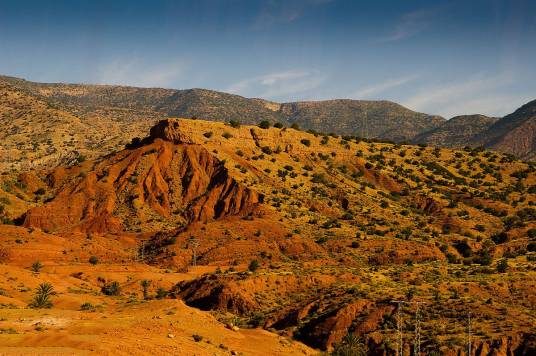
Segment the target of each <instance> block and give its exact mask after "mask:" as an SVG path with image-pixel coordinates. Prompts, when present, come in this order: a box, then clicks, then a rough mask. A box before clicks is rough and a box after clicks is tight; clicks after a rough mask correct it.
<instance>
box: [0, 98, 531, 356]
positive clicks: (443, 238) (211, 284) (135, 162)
mask: <svg viewBox="0 0 536 356" xmlns="http://www.w3.org/2000/svg"><path fill="white" fill-rule="evenodd" d="M8 95H12V97H11V96H10V99H9V100H10V102H12V101H13V100H24V102H25V104H24V105H27V106H24V110H23V111H24V112H25V113H26V115H28V116H24V114H22V113H21V112H17V114H16V115H17V117H19V119H20V120H24V117H26V118H27V119H31V120H32V121H33V122H36V120H37V119H35V117H36V116H35V115H34V113H35V112H39V113H41V114H42V115H44V116H43V117H42V122H43V123H47V124H48V123H49V122H50V120H51V118H56V120H60V121H61V123H60V124H58V125H59V126H57V127H64V128H65V130H66V131H64V132H63V131H60V130H58V129H55V130H54V131H50V132H49V134H50V139H51V140H52V144H51V146H52V147H59V148H61V147H64V146H69V145H70V143H71V142H74V143H76V145H81V147H83V146H85V145H86V144H87V142H85V141H84V140H86V139H88V138H87V137H82V136H80V137H79V136H77V133H84V132H85V131H84V130H85V127H90V126H91V125H90V124H89V123H88V122H87V121H84V120H80V117H78V116H71V114H66V112H64V111H62V112H61V114H60V113H58V112H57V111H55V110H58V109H56V108H54V107H53V106H50V104H48V103H46V102H45V101H39V100H36V99H32V100H29V99H27V98H26V97H24V95H26V94H24V92H23V91H16V92H13V93H10V94H8ZM28 100H29V101H28ZM88 112H89V111H88ZM48 114H50V115H51V116H46V115H48ZM39 117H40V116H39ZM156 119H157V117H151V116H148V118H147V120H146V121H140V120H134V121H133V123H132V130H128V131H126V129H125V126H122V125H115V126H114V125H113V124H110V122H111V121H112V120H108V119H107V118H106V117H105V116H104V117H103V118H102V119H101V120H102V121H100V122H101V124H102V125H103V126H105V125H108V124H109V125H110V126H109V128H107V129H105V130H104V129H103V131H102V134H103V136H102V138H100V137H97V136H95V137H93V138H92V139H93V140H94V144H95V146H94V147H98V148H97V149H95V150H94V151H92V152H87V153H86V152H81V155H84V156H86V155H87V157H84V159H81V158H80V157H81V155H79V156H76V157H74V156H73V160H65V159H63V158H62V159H58V160H56V161H52V160H49V161H48V163H47V164H46V165H23V164H21V165H19V166H17V168H16V169H12V168H13V167H10V168H9V169H6V170H4V171H3V173H2V175H1V176H0V183H1V185H0V202H1V205H0V209H1V210H0V214H1V217H2V222H3V223H4V224H3V225H0V263H1V264H0V267H1V273H0V306H1V309H0V317H1V318H0V353H1V354H47V353H49V354H61V353H67V354H83V353H87V354H91V353H101V354H181V355H183V354H184V355H213V354H217V355H219V354H222V355H229V354H238V355H240V354H243V355H293V354H296V355H298V354H300V355H301V354H305V355H307V354H319V353H321V352H328V353H333V354H334V355H347V354H356V355H360V354H363V352H365V353H366V354H370V355H393V354H395V353H396V349H397V345H399V343H400V342H399V341H398V338H397V336H398V334H397V329H400V330H401V336H402V339H403V349H404V353H405V354H409V353H410V352H413V351H414V349H415V347H416V345H420V349H421V351H422V353H423V354H429V355H436V354H442V355H459V354H464V352H466V350H467V347H468V344H469V343H470V344H471V350H472V351H471V354H472V355H514V354H515V355H529V354H533V353H534V352H535V351H536V336H535V332H534V330H535V328H536V319H535V317H536V315H535V311H536V308H535V306H536V293H534V291H535V290H536V265H535V261H536V223H535V219H536V210H535V208H534V205H535V204H536V174H535V170H534V163H533V162H525V161H521V160H519V159H516V158H515V157H514V156H512V155H505V154H502V153H499V152H495V151H488V150H484V149H480V148H470V147H467V148H465V149H460V150H455V149H448V148H435V147H432V146H427V145H426V144H420V145H412V144H405V143H389V142H382V141H377V140H375V141H371V140H368V139H362V138H357V137H355V136H339V135H337V134H331V135H327V134H321V133H317V132H316V131H312V130H311V131H309V132H305V131H302V130H299V129H297V128H290V127H285V126H286V125H283V124H278V125H277V126H278V127H273V125H271V124H270V122H269V121H262V122H260V123H259V124H258V125H255V126H247V125H241V124H239V123H238V122H235V121H232V122H214V121H204V120H201V119H194V120H193V119H163V120H161V121H158V122H157V120H156ZM483 121H485V122H487V120H486V119H485V118H484V119H483ZM156 122H157V123H156ZM149 123H151V125H152V128H150V126H151V125H149ZM76 125H81V126H80V127H78V126H76ZM84 125H86V126H84ZM88 125H89V126H88ZM16 126H17V127H21V128H24V127H26V129H29V127H27V126H25V125H24V124H23V121H20V122H19V123H18V124H17V125H16ZM142 129H145V132H144V133H141V132H142ZM69 130H72V131H69ZM71 133H72V134H73V135H71ZM17 135H20V136H17ZM25 135H28V131H17V132H13V133H11V134H10V135H8V138H9V140H11V141H10V142H13V143H14V142H17V144H18V145H24V144H32V143H33V142H38V141H36V140H35V139H33V138H32V139H29V140H26V141H25V140H23V139H21V138H23V137H25ZM43 137H45V136H43ZM105 137H115V138H114V139H110V141H106V140H105V139H104V138H105ZM67 138H69V139H67ZM71 138H72V140H71ZM80 142H84V143H80ZM47 144H48V143H47ZM119 144H121V145H122V146H121V147H119ZM62 145H63V146H62ZM5 147H8V146H5ZM5 147H3V149H5ZM88 147H92V146H89V145H88ZM22 151H23V150H21V151H19V152H22ZM36 152H38V151H36ZM49 157H51V156H49ZM21 159H22V161H21V162H28V161H31V158H30V157H29V156H24V157H22V158H21ZM47 159H50V158H47ZM43 283H49V285H48V284H45V285H43ZM40 285H41V287H40V288H41V292H40V293H39V292H38V291H37V289H36V288H38V286H40ZM50 286H52V287H53V291H50V290H49V288H50ZM43 290H44V291H43ZM396 301H399V302H396ZM469 327H470V332H469ZM416 335H418V336H419V339H418V340H417V339H416ZM345 352H346V353H345Z"/></svg>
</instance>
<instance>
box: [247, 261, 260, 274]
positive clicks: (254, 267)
mask: <svg viewBox="0 0 536 356" xmlns="http://www.w3.org/2000/svg"><path fill="white" fill-rule="evenodd" d="M259 267H260V264H259V261H257V260H251V262H249V266H248V270H250V271H251V272H255V271H256V270H257V269H258V268H259Z"/></svg>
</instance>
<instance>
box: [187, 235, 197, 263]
mask: <svg viewBox="0 0 536 356" xmlns="http://www.w3.org/2000/svg"><path fill="white" fill-rule="evenodd" d="M188 246H189V247H190V248H191V249H192V266H195V265H196V263H197V248H198V247H199V240H198V239H197V238H195V236H190V238H189V239H188Z"/></svg>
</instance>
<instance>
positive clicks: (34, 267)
mask: <svg viewBox="0 0 536 356" xmlns="http://www.w3.org/2000/svg"><path fill="white" fill-rule="evenodd" d="M41 268H43V264H42V263H41V262H39V261H35V262H34V263H33V264H32V272H35V273H38V272H39V271H41Z"/></svg>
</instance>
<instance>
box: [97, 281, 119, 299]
mask: <svg viewBox="0 0 536 356" xmlns="http://www.w3.org/2000/svg"><path fill="white" fill-rule="evenodd" d="M101 292H102V293H103V294H105V295H110V296H118V295H121V286H120V285H119V282H117V281H113V282H110V283H105V284H104V285H103V286H102V288H101Z"/></svg>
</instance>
